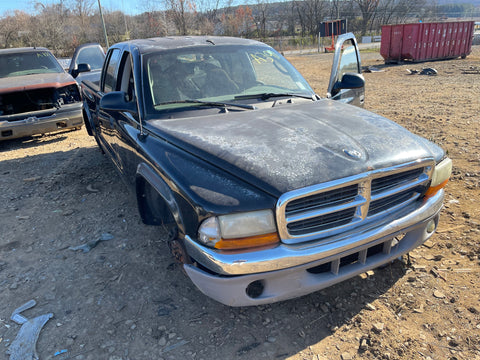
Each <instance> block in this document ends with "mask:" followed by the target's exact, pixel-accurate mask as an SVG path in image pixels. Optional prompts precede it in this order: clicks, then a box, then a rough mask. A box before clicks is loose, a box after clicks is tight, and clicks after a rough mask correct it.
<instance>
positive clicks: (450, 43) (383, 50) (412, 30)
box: [380, 21, 474, 63]
mask: <svg viewBox="0 0 480 360" xmlns="http://www.w3.org/2000/svg"><path fill="white" fill-rule="evenodd" d="M473 31H474V22H473V21H457V22H443V23H415V24H402V25H383V26H382V42H381V45H380V54H381V55H382V57H383V58H384V59H385V63H392V62H402V61H406V60H408V61H414V62H420V61H429V60H442V59H453V58H457V57H461V58H465V57H466V56H467V55H468V54H470V51H471V49H472V39H473Z"/></svg>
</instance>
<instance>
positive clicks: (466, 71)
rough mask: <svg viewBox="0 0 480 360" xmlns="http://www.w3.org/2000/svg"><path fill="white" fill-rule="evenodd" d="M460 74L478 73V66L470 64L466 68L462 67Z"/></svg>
mask: <svg viewBox="0 0 480 360" xmlns="http://www.w3.org/2000/svg"><path fill="white" fill-rule="evenodd" d="M462 74H480V67H478V66H470V67H469V68H468V69H463V70H462Z"/></svg>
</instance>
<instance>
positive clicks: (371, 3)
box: [353, 0, 380, 35]
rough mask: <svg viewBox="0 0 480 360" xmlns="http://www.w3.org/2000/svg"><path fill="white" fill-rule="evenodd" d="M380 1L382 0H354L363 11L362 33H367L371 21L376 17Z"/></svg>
mask: <svg viewBox="0 0 480 360" xmlns="http://www.w3.org/2000/svg"><path fill="white" fill-rule="evenodd" d="M379 1H380V0H353V2H354V3H356V4H357V6H358V8H359V9H360V12H361V13H362V21H361V23H360V27H361V29H360V30H361V32H362V35H365V34H366V33H367V29H368V25H369V23H370V21H371V20H372V19H374V18H375V16H376V12H377V8H378V3H379Z"/></svg>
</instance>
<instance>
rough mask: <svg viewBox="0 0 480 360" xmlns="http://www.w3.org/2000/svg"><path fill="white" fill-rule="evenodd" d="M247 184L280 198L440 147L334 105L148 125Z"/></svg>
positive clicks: (439, 153)
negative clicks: (294, 191)
mask: <svg viewBox="0 0 480 360" xmlns="http://www.w3.org/2000/svg"><path fill="white" fill-rule="evenodd" d="M149 123H150V124H151V125H152V126H153V127H154V128H157V129H158V130H160V131H161V132H162V133H163V134H161V136H165V137H167V138H170V137H173V138H175V139H176V140H175V143H177V144H180V146H183V147H184V148H185V149H186V150H187V151H189V152H192V153H194V154H195V155H196V156H199V157H201V158H203V159H205V160H206V161H208V162H211V163H214V164H215V165H217V166H218V167H220V168H222V169H224V170H226V171H228V172H230V173H233V174H235V175H237V176H239V177H240V178H242V179H243V180H246V181H249V182H250V183H252V184H254V185H256V186H258V187H261V188H262V189H263V190H265V191H267V192H269V193H271V194H273V195H277V196H278V195H279V194H281V193H284V192H287V191H290V190H293V189H297V188H301V187H305V186H309V185H313V184H318V183H322V182H326V181H330V180H334V179H339V178H343V177H347V176H350V175H355V174H358V173H361V172H364V171H368V170H372V169H378V168H383V167H388V166H392V165H395V164H399V163H405V162H408V161H413V160H417V159H421V158H426V157H430V158H431V157H436V158H437V159H438V158H439V157H441V156H442V150H441V149H440V148H439V147H437V146H435V145H434V144H432V143H430V142H428V141H426V140H424V139H422V138H420V137H418V136H415V135H413V134H411V133H410V132H408V131H407V130H405V129H404V128H402V127H400V126H399V125H397V124H395V123H394V122H392V121H390V120H387V119H385V118H383V117H381V116H379V115H376V114H373V113H371V112H368V111H366V110H363V109H360V108H357V107H353V106H350V105H344V104H341V103H339V102H335V101H331V100H321V101H317V102H312V103H309V104H305V103H302V104H299V105H291V104H290V105H281V106H278V107H275V108H272V109H264V110H252V111H242V112H230V113H227V114H219V115H213V116H208V117H207V116H205V117H196V118H186V119H174V120H156V121H152V122H149Z"/></svg>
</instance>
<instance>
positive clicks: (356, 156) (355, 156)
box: [343, 149, 362, 160]
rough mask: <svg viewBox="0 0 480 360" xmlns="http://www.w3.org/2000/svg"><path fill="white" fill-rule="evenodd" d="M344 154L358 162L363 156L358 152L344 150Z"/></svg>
mask: <svg viewBox="0 0 480 360" xmlns="http://www.w3.org/2000/svg"><path fill="white" fill-rule="evenodd" d="M343 152H344V153H345V154H347V155H348V156H350V157H351V158H352V159H355V160H358V159H360V158H361V157H362V154H361V153H360V152H359V151H357V150H347V149H343Z"/></svg>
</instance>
